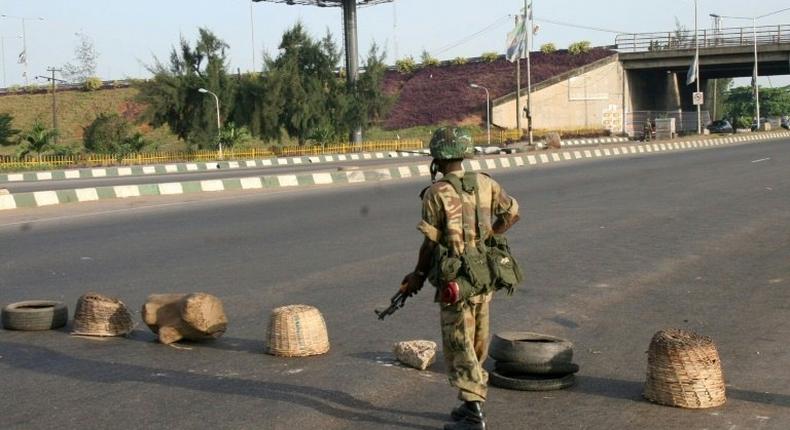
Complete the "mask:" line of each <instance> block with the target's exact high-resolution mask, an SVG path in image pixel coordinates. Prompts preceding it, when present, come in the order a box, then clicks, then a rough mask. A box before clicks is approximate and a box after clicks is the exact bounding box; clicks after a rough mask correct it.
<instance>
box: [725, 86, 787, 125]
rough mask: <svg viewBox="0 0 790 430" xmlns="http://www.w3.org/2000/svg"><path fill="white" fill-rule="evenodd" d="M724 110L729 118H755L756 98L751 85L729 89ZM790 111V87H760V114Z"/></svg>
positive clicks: (772, 114)
mask: <svg viewBox="0 0 790 430" xmlns="http://www.w3.org/2000/svg"><path fill="white" fill-rule="evenodd" d="M724 111H725V112H727V117H729V118H740V117H747V118H754V114H755V100H754V91H753V89H752V87H751V86H743V87H734V88H731V89H729V90H728V91H727V93H726V96H725V101H724ZM787 112H790V87H783V88H760V115H761V116H778V115H786V114H787Z"/></svg>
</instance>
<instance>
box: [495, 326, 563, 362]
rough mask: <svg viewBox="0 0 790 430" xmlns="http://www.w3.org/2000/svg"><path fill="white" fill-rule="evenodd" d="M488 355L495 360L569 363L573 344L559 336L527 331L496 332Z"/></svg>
mask: <svg viewBox="0 0 790 430" xmlns="http://www.w3.org/2000/svg"><path fill="white" fill-rule="evenodd" d="M488 355H489V356H490V357H491V358H493V359H494V360H496V361H504V362H513V363H524V364H534V365H546V364H548V363H570V362H571V361H572V360H573V344H572V343H571V342H570V341H568V340H566V339H562V338H559V337H554V336H549V335H545V334H540V333H533V332H528V331H515V332H503V333H497V334H495V335H494V337H493V338H492V339H491V346H490V348H489V353H488Z"/></svg>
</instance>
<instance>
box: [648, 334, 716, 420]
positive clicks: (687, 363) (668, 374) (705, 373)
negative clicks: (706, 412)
mask: <svg viewBox="0 0 790 430" xmlns="http://www.w3.org/2000/svg"><path fill="white" fill-rule="evenodd" d="M644 396H645V398H647V399H648V400H650V401H652V402H656V403H659V404H662V405H668V406H677V407H681V408H692V409H701V408H712V407H715V406H721V405H723V404H724V402H726V401H727V398H726V396H725V389H724V376H723V375H722V371H721V362H720V361H719V353H718V352H717V351H716V345H714V344H713V341H712V340H711V339H710V338H709V337H705V336H700V335H698V334H696V333H694V332H691V331H686V330H682V329H668V330H661V331H659V332H658V333H656V334H655V335H654V336H653V340H652V341H651V342H650V349H649V350H648V352H647V382H646V383H645V393H644Z"/></svg>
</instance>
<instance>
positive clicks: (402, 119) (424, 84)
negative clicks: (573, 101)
mask: <svg viewBox="0 0 790 430" xmlns="http://www.w3.org/2000/svg"><path fill="white" fill-rule="evenodd" d="M613 54H614V51H610V50H608V49H604V48H595V49H592V50H591V51H589V52H587V53H585V54H580V55H571V54H569V53H568V51H567V50H560V51H556V52H554V53H551V54H544V53H541V52H533V53H531V65H532V83H533V85H534V84H537V83H539V82H542V81H545V80H547V79H550V78H552V77H554V76H557V75H559V74H562V73H565V72H568V71H570V70H573V69H575V68H577V67H581V66H584V65H587V64H590V63H593V62H595V61H598V60H600V59H603V58H605V57H608V56H610V55H613ZM515 76H516V65H515V63H510V62H508V61H507V60H505V59H504V58H500V59H499V60H497V61H494V62H491V63H486V62H479V63H477V62H476V63H467V64H462V65H449V66H436V67H428V68H423V69H419V70H418V71H416V72H414V73H413V74H401V73H399V72H397V71H395V70H389V71H387V73H386V75H385V77H384V84H383V85H384V91H385V92H387V93H388V94H394V95H396V96H397V101H396V102H395V104H394V106H393V108H392V110H391V112H390V114H389V116H388V117H387V118H386V120H385V121H384V127H385V128H387V129H399V128H408V127H414V126H420V125H432V124H438V123H442V122H448V123H456V122H461V121H464V120H468V119H469V117H471V116H475V115H477V116H480V115H483V114H484V111H485V92H484V91H483V90H480V89H475V88H470V87H469V84H470V83H475V84H479V85H482V86H485V87H488V89H489V90H490V92H491V98H492V99H495V98H497V97H502V96H504V95H507V94H510V93H513V92H515V91H516V84H515V80H516V78H515ZM521 80H522V86H523V87H524V88H526V85H527V74H526V60H523V61H522V74H521Z"/></svg>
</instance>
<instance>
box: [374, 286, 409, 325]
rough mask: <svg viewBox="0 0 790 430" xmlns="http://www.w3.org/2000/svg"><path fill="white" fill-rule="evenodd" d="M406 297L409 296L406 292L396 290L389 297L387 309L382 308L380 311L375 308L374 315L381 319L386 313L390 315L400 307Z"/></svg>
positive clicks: (404, 302)
mask: <svg viewBox="0 0 790 430" xmlns="http://www.w3.org/2000/svg"><path fill="white" fill-rule="evenodd" d="M408 298H409V296H408V295H407V294H405V293H401V292H400V291H398V292H397V293H396V294H395V295H394V296H392V298H391V299H390V307H388V308H387V309H384V310H383V311H380V310H378V309H376V310H375V312H376V315H377V316H378V317H379V319H380V320H383V319H384V318H386V317H387V315H392V314H394V313H395V311H397V310H398V309H400V308H402V307H403V305H405V304H406V299H408Z"/></svg>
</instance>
